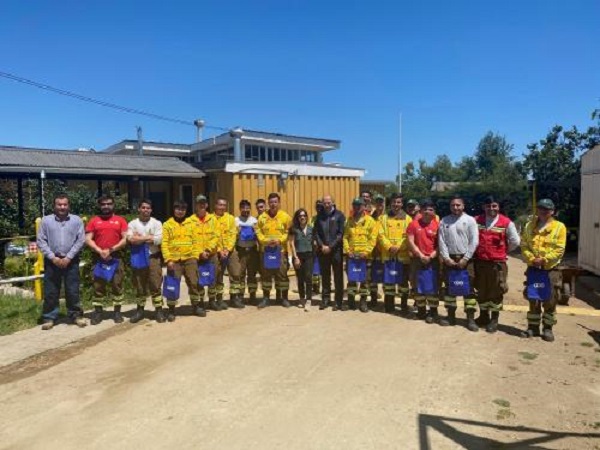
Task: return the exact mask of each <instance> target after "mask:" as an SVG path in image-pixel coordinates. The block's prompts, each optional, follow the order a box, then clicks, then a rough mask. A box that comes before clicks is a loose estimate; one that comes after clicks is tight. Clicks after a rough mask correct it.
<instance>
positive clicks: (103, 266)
mask: <svg viewBox="0 0 600 450" xmlns="http://www.w3.org/2000/svg"><path fill="white" fill-rule="evenodd" d="M118 268H119V260H118V259H117V258H113V259H110V260H108V261H98V262H97V263H96V265H94V272H93V275H94V278H100V279H101V280H104V281H109V282H110V281H112V279H113V277H114V276H115V272H116V271H117V269H118Z"/></svg>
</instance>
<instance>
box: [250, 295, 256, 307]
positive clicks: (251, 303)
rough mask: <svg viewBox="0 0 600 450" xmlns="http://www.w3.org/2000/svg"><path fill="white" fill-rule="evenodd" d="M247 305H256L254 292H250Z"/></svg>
mask: <svg viewBox="0 0 600 450" xmlns="http://www.w3.org/2000/svg"><path fill="white" fill-rule="evenodd" d="M248 304H249V305H256V292H250V296H249V297H248Z"/></svg>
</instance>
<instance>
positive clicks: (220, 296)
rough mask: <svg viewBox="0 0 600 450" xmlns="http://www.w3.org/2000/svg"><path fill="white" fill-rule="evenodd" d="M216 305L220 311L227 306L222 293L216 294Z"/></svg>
mask: <svg viewBox="0 0 600 450" xmlns="http://www.w3.org/2000/svg"><path fill="white" fill-rule="evenodd" d="M217 306H218V307H219V309H220V310H221V311H225V310H226V309H227V308H228V307H227V303H225V302H224V301H223V294H217Z"/></svg>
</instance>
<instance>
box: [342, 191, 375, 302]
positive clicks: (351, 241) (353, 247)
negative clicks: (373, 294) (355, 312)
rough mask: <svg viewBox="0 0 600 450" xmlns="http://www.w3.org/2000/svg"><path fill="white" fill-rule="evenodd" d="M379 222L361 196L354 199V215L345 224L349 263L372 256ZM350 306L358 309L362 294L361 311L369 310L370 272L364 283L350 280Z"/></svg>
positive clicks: (345, 243) (345, 245)
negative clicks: (357, 301)
mask: <svg viewBox="0 0 600 450" xmlns="http://www.w3.org/2000/svg"><path fill="white" fill-rule="evenodd" d="M377 230H378V226H377V222H375V220H374V219H373V218H372V217H371V216H369V215H367V214H366V213H365V201H364V200H363V199H362V198H361V197H357V198H355V199H354V200H352V215H351V216H350V217H349V218H348V219H347V220H346V224H345V226H344V241H343V242H344V254H345V255H346V258H347V264H348V263H349V262H350V260H351V259H364V260H366V261H369V260H370V259H371V258H372V254H373V249H374V248H375V244H376V243H377ZM347 291H348V306H349V308H350V309H356V301H355V296H356V294H359V295H360V306H359V309H360V311H361V312H364V313H366V312H368V311H369V308H368V306H367V295H369V274H368V271H367V275H366V279H365V281H364V282H362V283H356V282H351V281H349V282H348V288H347ZM335 308H336V309H341V308H342V305H341V304H337V303H336V305H335Z"/></svg>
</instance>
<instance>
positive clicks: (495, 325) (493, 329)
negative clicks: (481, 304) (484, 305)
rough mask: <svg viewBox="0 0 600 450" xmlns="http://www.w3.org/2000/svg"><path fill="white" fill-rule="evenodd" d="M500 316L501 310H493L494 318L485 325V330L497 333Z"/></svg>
mask: <svg viewBox="0 0 600 450" xmlns="http://www.w3.org/2000/svg"><path fill="white" fill-rule="evenodd" d="M480 317H481V316H480ZM499 317H500V312H499V311H492V318H491V320H490V322H489V323H488V324H487V326H486V327H485V331H487V332H488V333H495V332H496V331H498V318H499Z"/></svg>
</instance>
